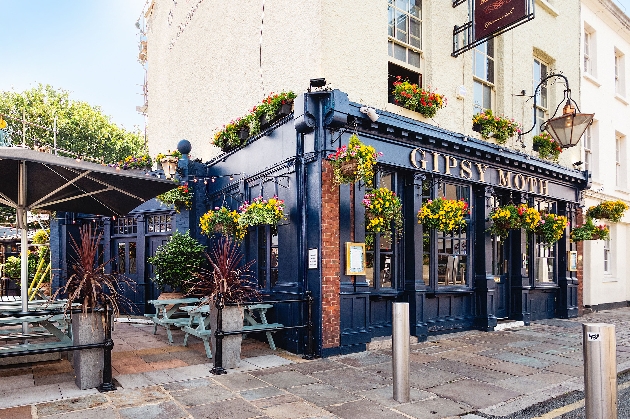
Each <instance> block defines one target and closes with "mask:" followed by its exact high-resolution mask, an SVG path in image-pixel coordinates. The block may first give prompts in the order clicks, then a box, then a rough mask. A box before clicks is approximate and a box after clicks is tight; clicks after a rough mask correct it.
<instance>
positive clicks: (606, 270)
mask: <svg viewBox="0 0 630 419" xmlns="http://www.w3.org/2000/svg"><path fill="white" fill-rule="evenodd" d="M604 273H607V274H609V273H611V269H610V239H607V240H604Z"/></svg>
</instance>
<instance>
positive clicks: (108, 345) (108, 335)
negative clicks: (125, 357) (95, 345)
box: [98, 307, 116, 393]
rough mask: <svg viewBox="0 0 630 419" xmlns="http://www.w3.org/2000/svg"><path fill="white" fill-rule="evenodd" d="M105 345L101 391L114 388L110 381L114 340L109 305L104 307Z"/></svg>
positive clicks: (99, 389)
mask: <svg viewBox="0 0 630 419" xmlns="http://www.w3.org/2000/svg"><path fill="white" fill-rule="evenodd" d="M104 315H105V342H103V343H104V344H105V346H104V347H103V383H101V385H100V386H99V388H98V391H100V392H101V393H104V392H107V391H114V390H116V386H115V385H114V383H113V382H112V349H114V341H113V339H112V312H111V310H110V308H109V307H105V314H104Z"/></svg>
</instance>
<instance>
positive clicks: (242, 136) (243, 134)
mask: <svg viewBox="0 0 630 419" xmlns="http://www.w3.org/2000/svg"><path fill="white" fill-rule="evenodd" d="M238 138H239V140H241V141H245V140H247V139H248V138H249V128H248V127H246V128H241V129H240V131H239V132H238Z"/></svg>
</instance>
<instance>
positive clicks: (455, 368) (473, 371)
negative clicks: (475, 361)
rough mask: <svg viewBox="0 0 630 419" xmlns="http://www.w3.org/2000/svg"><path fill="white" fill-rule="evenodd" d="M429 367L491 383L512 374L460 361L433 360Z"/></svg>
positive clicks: (509, 376)
mask: <svg viewBox="0 0 630 419" xmlns="http://www.w3.org/2000/svg"><path fill="white" fill-rule="evenodd" d="M430 366H431V368H438V369H441V370H443V371H448V372H451V373H453V374H457V375H459V376H461V377H467V378H473V379H475V380H479V381H485V382H486V383H492V382H495V381H500V380H505V379H508V378H511V377H512V376H511V375H509V374H506V373H504V372H499V371H493V370H491V369H488V368H481V367H477V366H475V365H468V364H464V363H462V362H457V361H450V360H442V361H440V362H433V363H431V364H430Z"/></svg>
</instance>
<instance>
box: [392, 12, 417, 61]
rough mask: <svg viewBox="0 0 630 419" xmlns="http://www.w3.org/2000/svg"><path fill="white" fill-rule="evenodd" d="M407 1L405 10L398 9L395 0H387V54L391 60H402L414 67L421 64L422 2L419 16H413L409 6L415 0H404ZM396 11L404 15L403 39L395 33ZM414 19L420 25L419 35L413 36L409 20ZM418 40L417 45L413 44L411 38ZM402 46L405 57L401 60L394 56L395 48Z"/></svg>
mask: <svg viewBox="0 0 630 419" xmlns="http://www.w3.org/2000/svg"><path fill="white" fill-rule="evenodd" d="M404 1H405V2H406V3H407V10H404V9H399V8H397V7H396V3H397V1H396V0H388V1H387V16H388V18H387V19H388V22H387V39H388V47H387V50H388V54H389V57H390V58H391V59H392V60H395V62H402V63H405V64H406V65H409V66H412V67H415V68H420V67H421V65H422V38H423V33H422V27H423V25H422V2H421V1H420V12H419V15H420V16H419V17H418V16H415V15H413V14H411V13H410V12H409V8H410V7H411V6H412V4H411V3H414V4H415V1H416V0H404ZM392 13H393V14H394V17H391V18H390V16H391V14H392ZM396 13H400V14H402V15H403V16H404V17H405V26H406V28H405V31H404V34H405V36H404V38H405V39H404V40H403V39H399V38H398V37H397V36H396V35H397V34H396V32H397V22H396V18H395V14H396ZM412 21H415V22H416V23H417V24H418V26H419V27H420V34H419V35H420V36H419V37H415V36H413V35H412V34H411V22H412ZM416 39H417V40H418V44H419V45H414V43H413V42H412V41H413V40H416ZM397 47H398V48H400V47H402V48H404V49H405V59H404V60H401V59H400V58H396V56H395V49H396V48H397ZM416 56H417V65H416V64H414V63H413V59H412V57H416Z"/></svg>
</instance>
